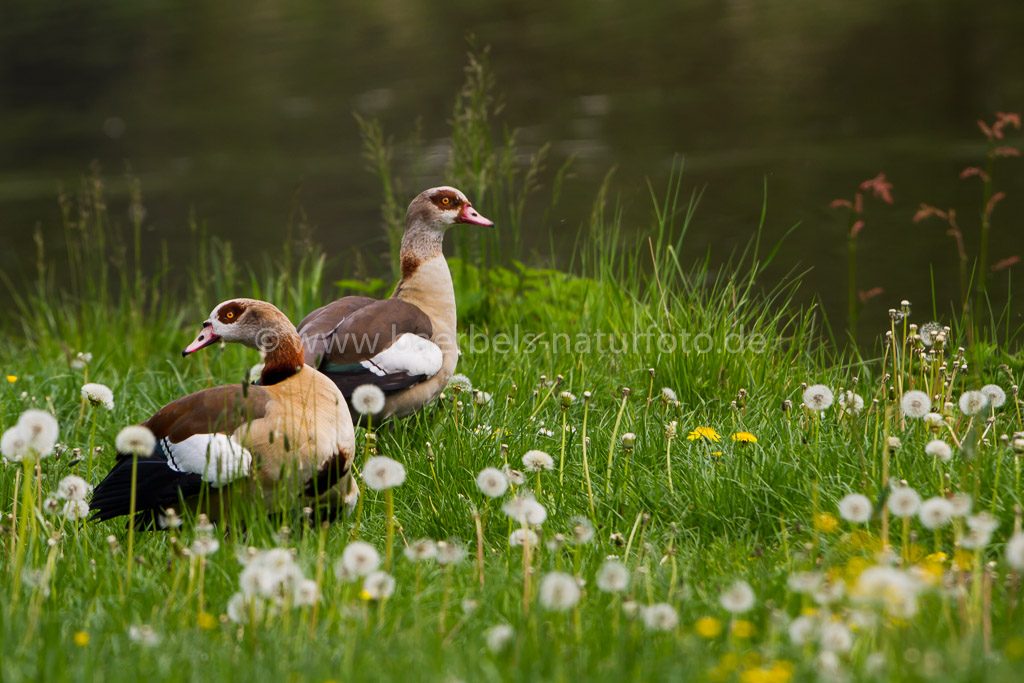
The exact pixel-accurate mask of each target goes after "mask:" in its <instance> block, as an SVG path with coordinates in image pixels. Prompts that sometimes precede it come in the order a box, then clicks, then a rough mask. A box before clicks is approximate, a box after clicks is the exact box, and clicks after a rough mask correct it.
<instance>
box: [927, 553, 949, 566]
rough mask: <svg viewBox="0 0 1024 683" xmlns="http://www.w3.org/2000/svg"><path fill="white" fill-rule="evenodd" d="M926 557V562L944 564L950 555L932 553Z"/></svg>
mask: <svg viewBox="0 0 1024 683" xmlns="http://www.w3.org/2000/svg"><path fill="white" fill-rule="evenodd" d="M924 559H925V561H926V562H931V563H933V564H942V563H944V562H945V561H946V560H948V559H949V555H947V554H946V553H932V554H931V555H929V556H927V557H926V558H924Z"/></svg>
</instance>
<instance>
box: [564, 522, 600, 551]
mask: <svg viewBox="0 0 1024 683" xmlns="http://www.w3.org/2000/svg"><path fill="white" fill-rule="evenodd" d="M595 533H596V532H595V530H594V525H593V524H592V523H591V521H590V520H589V519H587V518H586V517H573V518H572V536H571V537H570V538H571V539H572V542H573V543H575V544H576V545H583V544H585V543H590V542H591V541H592V540H594V534H595Z"/></svg>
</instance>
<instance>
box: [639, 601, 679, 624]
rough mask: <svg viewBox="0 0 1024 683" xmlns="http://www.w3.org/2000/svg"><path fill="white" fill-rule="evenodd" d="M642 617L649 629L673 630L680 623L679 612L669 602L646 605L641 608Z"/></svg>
mask: <svg viewBox="0 0 1024 683" xmlns="http://www.w3.org/2000/svg"><path fill="white" fill-rule="evenodd" d="M640 618H641V619H643V621H644V626H645V627H646V628H647V630H648V631H672V630H675V627H676V626H678V625H679V613H678V612H676V608H675V607H673V606H672V605H670V604H668V603H667V602H659V603H655V604H653V605H648V606H647V607H644V608H643V609H641V610H640Z"/></svg>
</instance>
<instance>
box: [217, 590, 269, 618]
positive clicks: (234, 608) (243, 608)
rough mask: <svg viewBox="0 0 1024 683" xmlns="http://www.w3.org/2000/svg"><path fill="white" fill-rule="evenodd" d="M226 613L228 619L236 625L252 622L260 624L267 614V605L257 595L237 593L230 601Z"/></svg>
mask: <svg viewBox="0 0 1024 683" xmlns="http://www.w3.org/2000/svg"><path fill="white" fill-rule="evenodd" d="M225 611H226V612H227V614H228V618H229V619H230V620H231V621H233V622H235V623H236V624H244V623H248V622H249V621H250V620H251V621H252V622H253V623H259V622H261V621H263V617H264V616H265V615H266V613H267V605H266V603H265V602H263V600H261V599H260V598H258V597H256V596H255V595H246V594H245V593H235V594H234V595H232V596H231V599H229V600H228V605H227V608H226V610H225Z"/></svg>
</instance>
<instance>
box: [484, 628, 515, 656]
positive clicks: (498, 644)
mask: <svg viewBox="0 0 1024 683" xmlns="http://www.w3.org/2000/svg"><path fill="white" fill-rule="evenodd" d="M515 636H516V632H515V629H513V628H512V627H511V626H509V625H508V624H498V625H496V626H492V627H490V628H489V629H487V630H486V631H484V639H485V640H486V641H487V649H488V650H490V651H491V652H493V653H494V654H498V653H499V652H501V651H502V650H504V649H505V648H506V647H507V646H508V644H509V642H510V641H511V640H512V639H513V638H515Z"/></svg>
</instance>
